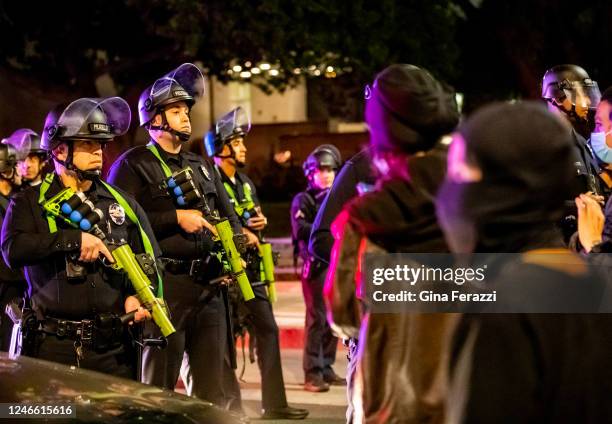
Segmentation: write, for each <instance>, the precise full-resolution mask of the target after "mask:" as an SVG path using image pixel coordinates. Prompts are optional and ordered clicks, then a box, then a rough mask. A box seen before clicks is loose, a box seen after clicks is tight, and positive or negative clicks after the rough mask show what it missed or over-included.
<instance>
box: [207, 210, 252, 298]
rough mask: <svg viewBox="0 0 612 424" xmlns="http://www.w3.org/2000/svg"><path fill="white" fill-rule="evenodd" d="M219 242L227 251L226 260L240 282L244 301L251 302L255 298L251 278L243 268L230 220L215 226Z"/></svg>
mask: <svg viewBox="0 0 612 424" xmlns="http://www.w3.org/2000/svg"><path fill="white" fill-rule="evenodd" d="M215 228H216V230H217V234H218V235H219V240H220V241H221V245H222V246H223V250H224V251H225V259H226V260H227V262H228V263H229V266H230V268H231V271H232V277H233V278H234V279H235V280H236V281H237V282H238V286H239V287H240V291H241V292H242V297H244V300H251V299H253V298H255V294H254V293H253V288H252V287H251V283H249V278H248V277H247V275H246V272H245V271H244V268H243V267H242V262H241V258H240V254H239V253H238V249H236V244H235V243H234V231H233V230H232V227H231V225H230V223H229V220H228V219H222V220H220V221H218V222H217V223H216V224H215Z"/></svg>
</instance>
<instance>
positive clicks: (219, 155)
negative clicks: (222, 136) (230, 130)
mask: <svg viewBox="0 0 612 424" xmlns="http://www.w3.org/2000/svg"><path fill="white" fill-rule="evenodd" d="M231 141H232V139H230V140H228V141H226V142H225V143H223V145H224V146H227V147H229V151H230V154H229V155H222V154H221V152H219V154H218V155H215V157H217V158H219V159H234V161H235V162H236V166H237V167H238V166H240V165H238V161H237V160H236V151H235V150H234V148H233V147H232V143H231ZM221 150H223V148H222V149H221ZM242 166H244V165H242Z"/></svg>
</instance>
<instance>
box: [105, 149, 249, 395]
mask: <svg viewBox="0 0 612 424" xmlns="http://www.w3.org/2000/svg"><path fill="white" fill-rule="evenodd" d="M151 143H152V145H154V146H156V148H157V151H158V152H159V155H160V157H161V159H162V160H163V161H164V162H165V163H166V164H167V165H168V166H169V167H170V169H171V170H172V171H173V172H174V171H178V170H182V169H184V168H185V167H187V166H189V167H191V169H192V170H193V171H194V178H195V182H196V184H197V188H198V190H199V191H200V193H202V195H203V197H204V199H205V203H206V205H207V206H208V208H209V209H210V210H211V211H213V210H217V211H218V212H219V215H220V216H221V217H227V218H229V219H230V222H231V225H232V228H233V230H234V231H235V232H239V231H240V224H239V222H238V219H237V218H236V216H235V214H234V212H233V209H232V207H231V205H230V203H229V200H228V198H227V194H226V193H225V189H224V188H223V185H222V184H221V182H220V180H219V177H218V175H217V174H216V172H215V170H214V168H213V166H212V165H211V164H210V163H208V162H205V161H204V160H203V159H202V158H200V157H199V156H197V155H195V154H193V153H190V152H188V151H185V150H181V152H180V153H178V154H169V153H167V152H165V151H164V150H163V149H162V148H161V147H160V146H159V145H157V144H156V143H154V142H151ZM108 179H109V181H111V182H114V183H115V184H117V185H118V186H119V187H121V188H123V189H124V190H126V191H129V192H130V193H132V194H133V195H134V196H135V198H136V199H137V200H138V201H139V202H140V203H141V204H142V205H143V208H144V209H145V210H146V211H147V215H148V217H149V220H150V222H151V226H152V228H153V231H154V232H155V235H156V236H157V240H158V242H159V246H160V248H161V251H162V263H164V267H165V278H164V293H165V300H166V302H167V304H168V306H169V309H170V312H171V314H172V320H173V323H174V325H175V327H176V330H177V331H176V333H175V334H174V335H172V337H170V338H169V339H168V347H167V348H166V349H164V350H159V349H157V348H148V347H147V348H145V351H144V355H143V372H142V375H143V382H145V383H149V384H155V385H157V386H160V387H164V388H167V389H170V390H173V389H174V387H175V385H176V381H177V379H178V376H179V373H180V372H181V364H182V362H183V355H184V353H186V356H187V358H188V364H189V376H190V378H189V379H188V381H187V382H186V385H187V388H188V391H189V392H191V394H192V395H195V396H197V397H199V398H201V399H205V400H208V401H210V402H213V403H215V404H217V405H220V406H225V405H226V403H227V397H226V394H225V393H224V390H223V387H222V381H223V373H224V367H226V365H225V360H226V358H233V357H234V356H235V354H234V353H233V351H234V346H233V343H231V340H232V338H231V333H230V331H231V328H230V325H229V323H230V322H229V315H228V308H227V298H226V296H225V291H224V290H221V289H220V288H219V286H211V285H209V284H208V281H209V280H211V279H213V278H215V277H217V276H219V275H220V272H221V269H220V267H216V266H214V265H213V264H214V260H213V261H212V262H211V263H207V260H210V259H211V256H210V255H209V253H210V252H211V250H212V248H213V244H214V242H213V239H212V237H211V235H210V234H209V233H208V232H204V233H200V234H188V233H186V232H184V231H183V230H182V229H181V227H180V226H179V224H178V221H177V215H176V210H177V207H176V205H175V202H174V198H173V197H171V196H170V194H169V193H168V191H167V189H166V188H164V187H163V186H162V185H161V183H162V181H165V180H166V177H165V175H164V172H163V169H162V166H161V164H160V162H159V160H158V159H157V158H156V157H155V155H154V154H153V153H152V152H151V150H149V149H148V148H147V147H146V146H138V147H134V148H132V149H130V150H128V151H127V152H125V153H124V154H122V155H121V156H120V157H119V158H118V159H117V160H116V161H115V163H114V164H113V166H112V167H111V170H110V172H109V177H108ZM188 209H192V207H188Z"/></svg>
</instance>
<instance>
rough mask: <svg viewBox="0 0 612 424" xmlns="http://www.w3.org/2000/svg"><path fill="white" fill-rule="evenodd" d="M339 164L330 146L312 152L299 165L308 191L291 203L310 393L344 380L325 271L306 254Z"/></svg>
mask: <svg viewBox="0 0 612 424" xmlns="http://www.w3.org/2000/svg"><path fill="white" fill-rule="evenodd" d="M340 162H341V157H340V152H339V151H338V149H337V148H336V147H335V146H333V145H330V144H323V145H321V146H319V147H317V148H316V149H315V150H313V151H312V152H311V153H310V155H308V157H307V158H306V161H304V164H303V166H302V168H303V169H304V174H305V175H306V178H307V179H308V188H307V189H306V190H305V191H303V192H301V193H298V194H297V195H296V196H295V197H294V198H293V202H292V203H291V227H292V236H293V241H294V243H295V245H297V249H298V251H299V254H300V256H301V258H302V260H303V262H304V265H303V268H302V291H303V293H304V301H305V302H306V341H305V345H304V360H303V368H304V375H305V384H304V389H305V390H307V391H311V392H324V391H327V390H329V385H330V384H345V380H344V379H343V378H341V377H339V376H338V375H337V374H336V373H335V372H334V370H333V369H332V367H331V366H332V364H333V363H334V362H335V360H336V347H337V344H338V339H337V338H336V337H334V336H333V335H332V332H331V329H330V328H329V325H328V324H327V319H326V316H325V305H324V303H323V283H324V281H325V269H326V268H325V266H324V265H323V264H322V263H321V262H320V261H313V258H312V257H311V256H310V255H309V254H308V240H309V238H310V232H311V228H312V223H313V222H314V219H315V216H316V215H317V212H318V210H319V208H320V206H321V204H322V203H323V200H324V199H325V196H326V195H327V193H328V191H329V189H330V187H331V186H332V183H333V181H334V177H335V175H336V171H337V170H338V168H339V167H340Z"/></svg>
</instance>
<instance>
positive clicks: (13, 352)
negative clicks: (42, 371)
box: [9, 308, 41, 358]
mask: <svg viewBox="0 0 612 424" xmlns="http://www.w3.org/2000/svg"><path fill="white" fill-rule="evenodd" d="M13 318H14V317H11V319H13ZM15 318H16V317H15ZM40 340H41V333H40V331H39V325H38V320H37V318H36V313H35V312H34V311H33V310H32V309H29V308H23V309H22V310H21V315H20V316H19V320H18V321H17V322H16V323H15V324H14V325H13V335H12V338H11V347H10V349H9V350H10V352H9V354H10V357H11V358H16V357H18V356H20V355H25V356H30V357H36V356H37V354H38V347H39V345H40Z"/></svg>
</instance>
